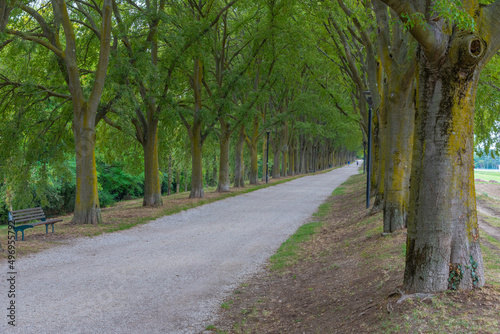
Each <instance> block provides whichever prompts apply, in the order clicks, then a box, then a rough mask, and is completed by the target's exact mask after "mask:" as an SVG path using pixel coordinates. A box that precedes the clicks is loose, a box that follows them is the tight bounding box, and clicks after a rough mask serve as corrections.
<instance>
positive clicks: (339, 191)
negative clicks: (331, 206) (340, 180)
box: [332, 186, 345, 196]
mask: <svg viewBox="0 0 500 334" xmlns="http://www.w3.org/2000/svg"><path fill="white" fill-rule="evenodd" d="M344 193H345V188H344V187H342V186H340V187H337V188H335V190H334V191H333V192H332V196H339V195H343V194H344Z"/></svg>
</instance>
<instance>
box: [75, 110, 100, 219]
mask: <svg viewBox="0 0 500 334" xmlns="http://www.w3.org/2000/svg"><path fill="white" fill-rule="evenodd" d="M83 108H85V109H87V110H84V111H82V112H75V116H74V118H73V133H74V137H75V151H76V199H75V211H74V214H73V219H72V221H71V222H72V223H73V224H100V223H102V218H101V208H100V206H99V195H98V191H97V185H98V183H97V169H96V164H95V125H94V126H92V124H94V122H93V121H92V122H89V124H85V123H86V122H85V120H86V117H85V116H87V115H88V114H89V110H88V107H85V106H84V107H83Z"/></svg>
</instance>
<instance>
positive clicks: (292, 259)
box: [269, 222, 321, 270]
mask: <svg viewBox="0 0 500 334" xmlns="http://www.w3.org/2000/svg"><path fill="white" fill-rule="evenodd" d="M320 226H321V222H313V223H309V224H305V225H302V226H301V227H299V229H298V230H297V232H295V234H293V235H292V236H291V237H290V238H288V240H286V241H285V242H284V243H283V244H281V246H280V248H279V249H278V251H277V252H276V254H274V255H273V256H271V258H270V259H269V261H270V262H271V269H272V270H279V269H283V268H286V267H288V266H291V265H293V264H295V263H297V261H298V259H299V258H300V256H299V244H301V243H303V242H305V241H307V240H309V238H310V237H311V236H312V235H313V234H315V233H316V229H317V228H318V227H320Z"/></svg>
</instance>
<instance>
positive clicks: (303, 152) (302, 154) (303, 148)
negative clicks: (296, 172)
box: [299, 135, 307, 174]
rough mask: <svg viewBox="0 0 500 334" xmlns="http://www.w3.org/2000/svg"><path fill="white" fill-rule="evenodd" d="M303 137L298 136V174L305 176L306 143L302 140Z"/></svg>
mask: <svg viewBox="0 0 500 334" xmlns="http://www.w3.org/2000/svg"><path fill="white" fill-rule="evenodd" d="M304 137H305V136H304V135H300V141H299V144H300V145H299V146H300V173H301V174H305V173H307V162H306V157H307V155H306V143H305V139H304Z"/></svg>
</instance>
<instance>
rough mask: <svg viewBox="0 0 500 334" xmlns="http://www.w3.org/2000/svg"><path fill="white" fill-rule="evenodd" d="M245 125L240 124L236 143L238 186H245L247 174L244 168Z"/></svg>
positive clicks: (236, 178)
mask: <svg viewBox="0 0 500 334" xmlns="http://www.w3.org/2000/svg"><path fill="white" fill-rule="evenodd" d="M245 139H246V134H245V126H244V125H243V124H242V125H241V126H240V131H239V134H238V141H237V143H236V150H235V152H234V156H235V161H234V186H235V187H236V188H240V187H244V186H245V174H244V170H243V169H244V168H243V146H244V145H245Z"/></svg>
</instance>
